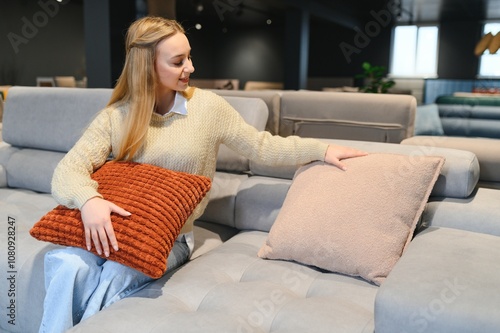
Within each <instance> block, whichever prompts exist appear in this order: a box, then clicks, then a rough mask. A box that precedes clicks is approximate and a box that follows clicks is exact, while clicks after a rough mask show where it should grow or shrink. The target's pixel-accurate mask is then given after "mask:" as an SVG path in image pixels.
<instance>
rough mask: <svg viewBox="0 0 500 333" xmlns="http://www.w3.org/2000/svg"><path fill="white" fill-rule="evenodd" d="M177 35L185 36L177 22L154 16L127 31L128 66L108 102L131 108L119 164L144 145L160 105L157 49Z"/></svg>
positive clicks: (122, 141) (140, 20) (119, 150)
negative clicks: (169, 38)
mask: <svg viewBox="0 0 500 333" xmlns="http://www.w3.org/2000/svg"><path fill="white" fill-rule="evenodd" d="M176 33H183V34H184V33H185V31H184V28H183V27H182V26H181V25H180V24H179V23H178V22H177V21H174V20H168V19H165V18H162V17H151V16H148V17H144V18H141V19H139V20H137V21H135V22H134V23H132V25H131V26H130V27H129V29H128V31H127V36H126V41H125V47H126V57H125V65H124V66H123V70H122V73H121V75H120V77H119V79H118V82H117V84H116V86H115V88H114V90H113V93H112V95H111V99H110V101H109V102H108V106H110V105H112V104H114V103H117V102H125V103H128V104H129V106H130V107H129V111H128V113H127V115H126V116H125V119H124V124H123V125H124V126H123V133H122V136H121V143H120V147H119V149H118V154H117V155H116V156H115V160H131V159H132V158H133V157H134V155H135V154H136V153H137V152H138V150H139V149H140V148H141V147H142V146H143V144H144V141H145V138H146V134H147V131H148V127H149V123H150V121H151V116H152V114H153V111H154V107H155V101H156V84H157V83H156V82H157V77H156V71H155V59H156V46H157V45H158V43H159V42H161V41H162V40H164V39H165V38H168V37H170V36H173V35H174V34H176ZM191 94H192V92H191ZM185 95H186V97H188V98H189V97H191V96H190V93H189V92H187V93H185Z"/></svg>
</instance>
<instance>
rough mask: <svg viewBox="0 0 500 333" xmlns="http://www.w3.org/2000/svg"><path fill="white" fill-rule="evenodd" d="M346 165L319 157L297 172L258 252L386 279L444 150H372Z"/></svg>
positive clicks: (407, 239)
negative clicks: (424, 153)
mask: <svg viewBox="0 0 500 333" xmlns="http://www.w3.org/2000/svg"><path fill="white" fill-rule="evenodd" d="M344 163H345V164H346V165H347V167H348V170H347V171H341V170H339V169H338V168H336V167H334V166H332V165H328V164H325V163H324V162H315V163H312V164H309V165H306V166H303V167H301V168H300V169H299V170H297V173H296V174H295V177H294V180H293V183H292V185H291V187H290V190H289V191H288V194H287V196H286V198H285V201H284V203H283V206H282V208H281V210H280V212H279V214H278V217H277V218H276V221H275V222H274V224H273V227H272V228H271V230H270V232H269V235H268V238H267V240H266V242H265V244H264V245H263V246H262V247H261V249H260V250H259V252H258V255H259V256H260V257H262V258H268V259H282V260H294V261H296V262H299V263H303V264H306V265H312V266H316V267H319V268H322V269H325V270H328V271H332V272H339V273H343V274H347V275H352V276H360V277H362V278H364V279H366V280H368V281H371V282H373V283H375V284H377V285H380V284H381V283H382V282H383V281H384V279H385V278H386V277H387V275H388V274H389V272H390V271H391V269H392V267H393V266H394V265H395V264H396V262H397V261H398V259H399V258H400V257H401V255H402V253H403V251H404V249H405V247H406V246H407V245H408V243H409V242H410V240H411V238H412V236H413V231H414V229H415V226H416V224H417V222H418V220H419V218H420V215H421V214H422V211H423V209H424V207H425V204H426V202H427V199H428V197H429V194H430V193H431V190H432V187H433V186H434V183H435V181H436V179H437V177H438V175H439V172H440V170H441V167H442V165H443V163H444V158H442V157H430V156H406V155H397V154H381V153H380V154H379V153H374V154H369V155H367V156H363V157H358V158H352V159H347V160H345V161H344Z"/></svg>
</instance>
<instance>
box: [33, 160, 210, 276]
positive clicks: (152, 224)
mask: <svg viewBox="0 0 500 333" xmlns="http://www.w3.org/2000/svg"><path fill="white" fill-rule="evenodd" d="M92 179H94V180H95V181H97V183H98V184H99V187H98V191H99V193H100V194H101V195H102V196H103V197H104V199H106V200H109V201H111V202H114V203H115V204H117V205H118V206H120V207H122V208H124V209H125V210H127V211H129V212H130V213H132V215H131V216H130V217H123V216H121V215H118V214H112V215H111V222H112V224H113V228H114V231H115V235H116V239H117V240H118V245H119V247H120V249H119V250H118V251H116V252H114V251H111V254H110V256H109V257H108V258H107V259H109V260H114V261H117V262H119V263H122V264H124V265H126V266H129V267H132V268H135V269H137V270H139V271H141V272H143V273H144V274H146V275H148V276H150V277H152V278H159V277H161V276H162V275H163V274H164V273H165V271H166V268H167V257H168V254H169V253H170V250H171V249H172V247H173V245H174V242H175V239H176V238H177V236H178V235H179V233H180V230H181V228H182V226H183V225H184V223H185V222H186V220H187V219H188V217H189V216H190V215H191V214H192V213H193V211H194V209H195V208H196V206H197V205H198V204H199V203H200V201H201V200H202V199H203V197H204V196H205V195H206V193H207V192H208V191H209V189H210V186H211V181H210V179H209V178H207V177H204V176H199V175H193V174H188V173H184V172H176V171H172V170H168V169H165V168H160V167H157V166H154V165H149V164H140V163H134V162H109V163H106V164H104V165H103V166H102V167H101V168H100V169H98V170H97V171H96V172H94V174H93V175H92ZM30 234H31V235H32V236H33V237H35V238H36V239H38V240H42V241H46V242H52V243H55V244H60V245H65V246H77V247H81V248H84V249H86V245H85V236H84V229H83V223H82V219H81V213H80V210H78V209H68V208H66V207H64V206H61V205H60V206H57V207H56V208H54V209H53V210H51V211H50V212H48V213H47V214H46V215H45V216H43V217H42V218H41V219H40V221H38V222H37V223H35V225H34V226H33V228H32V229H31V230H30ZM111 250H112V249H111ZM91 251H92V252H93V253H95V254H97V252H96V250H95V248H94V247H92V249H91Z"/></svg>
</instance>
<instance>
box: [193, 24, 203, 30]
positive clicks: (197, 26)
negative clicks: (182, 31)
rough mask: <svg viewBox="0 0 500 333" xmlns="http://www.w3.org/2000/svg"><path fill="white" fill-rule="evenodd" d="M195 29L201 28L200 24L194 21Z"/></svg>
mask: <svg viewBox="0 0 500 333" xmlns="http://www.w3.org/2000/svg"><path fill="white" fill-rule="evenodd" d="M194 27H195V28H196V30H201V28H202V26H201V24H199V23H196V24H195V26H194Z"/></svg>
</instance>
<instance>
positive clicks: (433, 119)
mask: <svg viewBox="0 0 500 333" xmlns="http://www.w3.org/2000/svg"><path fill="white" fill-rule="evenodd" d="M415 135H444V130H443V125H442V124H441V118H440V117H439V107H438V105H437V104H426V105H420V106H418V107H417V113H416V114H415Z"/></svg>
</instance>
